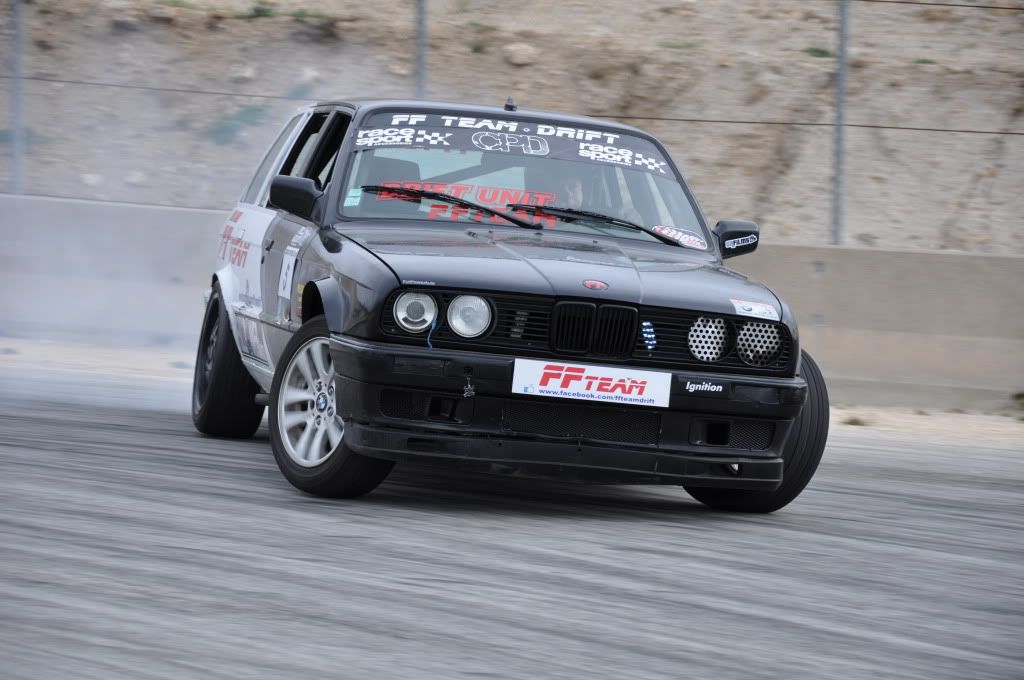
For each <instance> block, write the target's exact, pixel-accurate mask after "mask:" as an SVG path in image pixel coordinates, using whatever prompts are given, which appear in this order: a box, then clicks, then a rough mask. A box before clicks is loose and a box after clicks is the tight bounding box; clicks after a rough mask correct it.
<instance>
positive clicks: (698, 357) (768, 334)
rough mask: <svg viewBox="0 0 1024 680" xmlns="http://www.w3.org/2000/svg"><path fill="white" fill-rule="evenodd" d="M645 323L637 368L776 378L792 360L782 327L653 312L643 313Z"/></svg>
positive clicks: (638, 339) (680, 312) (636, 350)
mask: <svg viewBox="0 0 1024 680" xmlns="http://www.w3.org/2000/svg"><path fill="white" fill-rule="evenodd" d="M640 321H641V324H642V328H643V330H642V331H641V332H640V333H637V337H636V341H635V344H634V347H633V354H632V355H631V356H632V358H633V359H634V360H636V363H638V364H650V365H652V366H668V367H673V368H688V367H692V368H696V369H700V370H705V371H707V370H714V371H722V372H725V373H748V374H754V375H758V374H760V375H766V374H767V375H772V374H779V373H783V372H785V371H787V370H788V369H789V368H790V364H791V362H792V359H793V340H792V338H791V337H790V335H789V331H788V330H787V329H786V327H785V326H784V325H782V324H775V323H771V324H770V323H767V322H760V321H752V320H751V319H745V318H743V317H730V316H725V315H717V314H716V315H711V314H706V313H699V312H690V311H686V310H672V309H662V308H653V307H641V308H640ZM752 324H756V330H755V328H752V327H751V326H752ZM765 327H767V328H770V329H771V330H770V331H769V330H766V329H765ZM745 329H748V330H746V332H744V330H745ZM737 338H740V340H737ZM776 340H777V344H776Z"/></svg>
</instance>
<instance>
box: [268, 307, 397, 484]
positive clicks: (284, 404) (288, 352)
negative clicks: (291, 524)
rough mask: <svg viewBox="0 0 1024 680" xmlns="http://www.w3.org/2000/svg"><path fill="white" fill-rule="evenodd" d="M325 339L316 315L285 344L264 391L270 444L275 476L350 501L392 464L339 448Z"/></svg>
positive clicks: (341, 429) (340, 432) (340, 428)
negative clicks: (267, 401) (267, 395)
mask: <svg viewBox="0 0 1024 680" xmlns="http://www.w3.org/2000/svg"><path fill="white" fill-rule="evenodd" d="M328 337H329V331H328V329H327V322H326V321H325V320H324V317H323V316H317V317H314V318H312V319H310V320H309V321H307V322H306V323H304V324H303V325H302V328H300V329H299V330H298V332H297V333H296V334H295V335H293V336H292V339H291V340H289V341H288V345H287V346H286V347H285V349H284V353H283V355H282V356H281V362H280V364H279V365H278V370H277V372H276V373H275V375H274V382H273V385H272V386H271V389H270V444H271V447H272V448H273V450H274V460H275V461H277V466H278V467H279V468H280V469H281V474H283V475H284V477H285V479H287V480H288V481H289V482H290V483H291V484H292V486H294V487H295V488H297V489H300V490H302V491H305V492H307V493H311V494H314V495H316V496H324V497H329V498H355V497H357V496H362V495H364V494H367V493H369V492H370V491H373V489H375V488H376V487H377V485H378V484H380V483H381V482H383V481H384V478H385V477H387V476H388V473H389V472H391V468H392V467H393V466H394V462H392V461H388V460H380V459H377V458H369V457H367V456H362V455H359V454H358V453H355V452H354V451H352V450H350V449H349V448H348V447H347V446H346V445H345V442H344V434H345V423H344V421H343V420H342V419H341V416H340V415H339V414H338V411H337V404H336V401H335V396H336V395H335V385H334V362H333V361H332V360H331V354H330V351H329V341H328Z"/></svg>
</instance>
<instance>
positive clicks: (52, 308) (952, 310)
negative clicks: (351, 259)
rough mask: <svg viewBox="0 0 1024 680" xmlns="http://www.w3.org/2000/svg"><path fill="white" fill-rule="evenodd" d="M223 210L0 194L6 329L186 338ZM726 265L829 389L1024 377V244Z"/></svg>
mask: <svg viewBox="0 0 1024 680" xmlns="http://www.w3.org/2000/svg"><path fill="white" fill-rule="evenodd" d="M225 216H226V212H221V211H213V210H195V209H182V208H167V207H158V206H148V205H133V204H123V203H101V202H90V201H78V200H67V199H48V198H33V197H15V196H10V195H3V194H0V237H2V239H3V243H4V244H5V247H4V252H3V254H2V255H0V333H5V334H8V335H23V336H30V337H36V336H60V337H64V338H66V339H67V338H74V339H77V340H86V341H90V342H100V343H103V344H115V345H153V344H156V345H183V346H184V345H188V346H191V345H192V344H193V343H194V342H195V337H196V334H197V333H198V329H199V322H200V316H201V313H202V305H201V292H202V290H203V289H204V288H205V287H206V286H207V285H209V284H208V282H209V276H210V273H211V271H212V269H213V263H214V253H215V252H216V247H215V244H216V242H217V238H218V234H219V233H220V225H221V223H222V221H223V220H224V218H225ZM768 238H769V239H770V238H771V236H770V230H769V233H768ZM729 265H730V266H732V267H734V268H736V269H738V270H739V271H741V272H743V273H745V274H747V275H749V276H752V277H753V278H756V279H758V280H761V281H764V282H765V283H767V284H768V285H770V286H771V287H772V288H773V289H775V290H776V291H777V292H778V293H779V295H780V296H781V297H782V298H783V299H785V300H786V301H787V302H788V303H789V305H790V306H791V307H792V309H793V310H794V312H795V313H796V315H797V318H798V319H799V321H800V332H801V342H802V344H803V347H804V348H805V349H807V350H808V351H810V352H811V353H812V354H814V356H815V358H817V359H818V361H819V363H821V365H822V367H823V369H824V372H825V374H826V376H827V378H828V381H829V387H830V391H831V394H832V397H833V400H834V401H837V402H847V403H869V404H876V405H913V406H922V407H931V408H954V407H958V408H970V409H974V408H1000V407H1003V406H1005V405H1006V404H1007V403H1008V401H1009V399H1010V395H1011V394H1014V393H1016V392H1020V391H1022V390H1024V314H1022V312H1024V257H1017V256H994V255H992V256H990V255H974V254H962V253H944V252H927V251H886V250H877V249H868V248H847V247H836V246H822V247H810V246H806V247H805V246H772V245H762V246H761V247H760V248H759V250H758V251H757V252H756V253H754V254H753V255H750V256H746V257H741V258H736V259H735V260H730V261H729Z"/></svg>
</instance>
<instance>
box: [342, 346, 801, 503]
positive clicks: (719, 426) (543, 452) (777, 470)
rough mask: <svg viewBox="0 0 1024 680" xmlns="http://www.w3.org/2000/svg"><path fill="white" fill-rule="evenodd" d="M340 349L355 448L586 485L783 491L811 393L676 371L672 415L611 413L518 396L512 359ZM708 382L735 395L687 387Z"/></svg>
mask: <svg viewBox="0 0 1024 680" xmlns="http://www.w3.org/2000/svg"><path fill="white" fill-rule="evenodd" d="M330 347H331V356H332V358H333V360H334V367H335V371H336V372H337V378H336V389H337V394H338V399H337V403H338V410H339V413H340V414H341V415H342V417H343V418H344V419H345V443H346V444H347V445H348V446H349V448H351V449H352V450H353V451H356V452H357V453H361V454H364V455H367V456H373V457H378V458H387V459H392V460H408V459H423V458H439V459H453V460H457V461H460V462H462V463H469V464H472V465H473V466H474V467H482V468H484V469H488V470H491V471H500V472H515V473H520V474H528V475H531V476H544V477H552V476H554V477H559V478H570V479H576V480H580V481H592V482H607V483H669V484H679V483H686V484H688V485H693V486H721V487H730V488H744V489H773V488H775V487H777V486H778V485H779V484H780V483H781V482H782V459H781V452H782V449H783V446H784V445H785V442H786V438H787V436H788V435H789V431H790V429H791V425H792V423H793V419H794V418H796V416H797V415H799V413H800V409H801V408H802V406H803V403H804V399H805V397H806V393H807V386H806V383H805V382H804V380H803V379H802V378H763V377H747V376H737V375H727V374H707V373H701V374H699V373H693V372H674V373H673V377H672V388H671V396H670V399H669V407H668V408H648V407H638V406H622V405H608V404H600V403H595V402H589V401H575V400H567V399H558V398H550V397H535V396H526V395H519V394H513V393H512V391H511V387H512V372H513V366H514V363H515V358H514V357H509V356H505V355H496V354H486V353H482V352H468V351H460V350H438V349H428V348H421V347H409V346H406V345H395V344H390V343H381V342H371V341H366V340H361V339H357V338H352V337H349V336H344V335H332V336H331V343H330ZM581 363H593V364H598V365H599V362H588V361H586V360H585V359H584V360H583V361H582V362H581ZM706 380H713V381H714V382H716V383H720V384H723V385H724V386H725V389H724V390H723V392H721V393H717V394H705V393H690V392H687V391H686V389H685V386H686V384H687V382H698V381H706Z"/></svg>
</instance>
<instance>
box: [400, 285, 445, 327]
mask: <svg viewBox="0 0 1024 680" xmlns="http://www.w3.org/2000/svg"><path fill="white" fill-rule="evenodd" d="M394 313H395V321H397V322H398V325H399V326H401V327H402V328H404V329H405V330H407V331H409V332H410V333H420V332H422V331H425V330H427V329H428V328H430V324H432V323H434V319H436V318H437V303H436V302H434V298H432V297H430V296H429V295H427V294H426V293H402V294H401V295H399V296H398V299H397V300H395V312H394Z"/></svg>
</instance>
